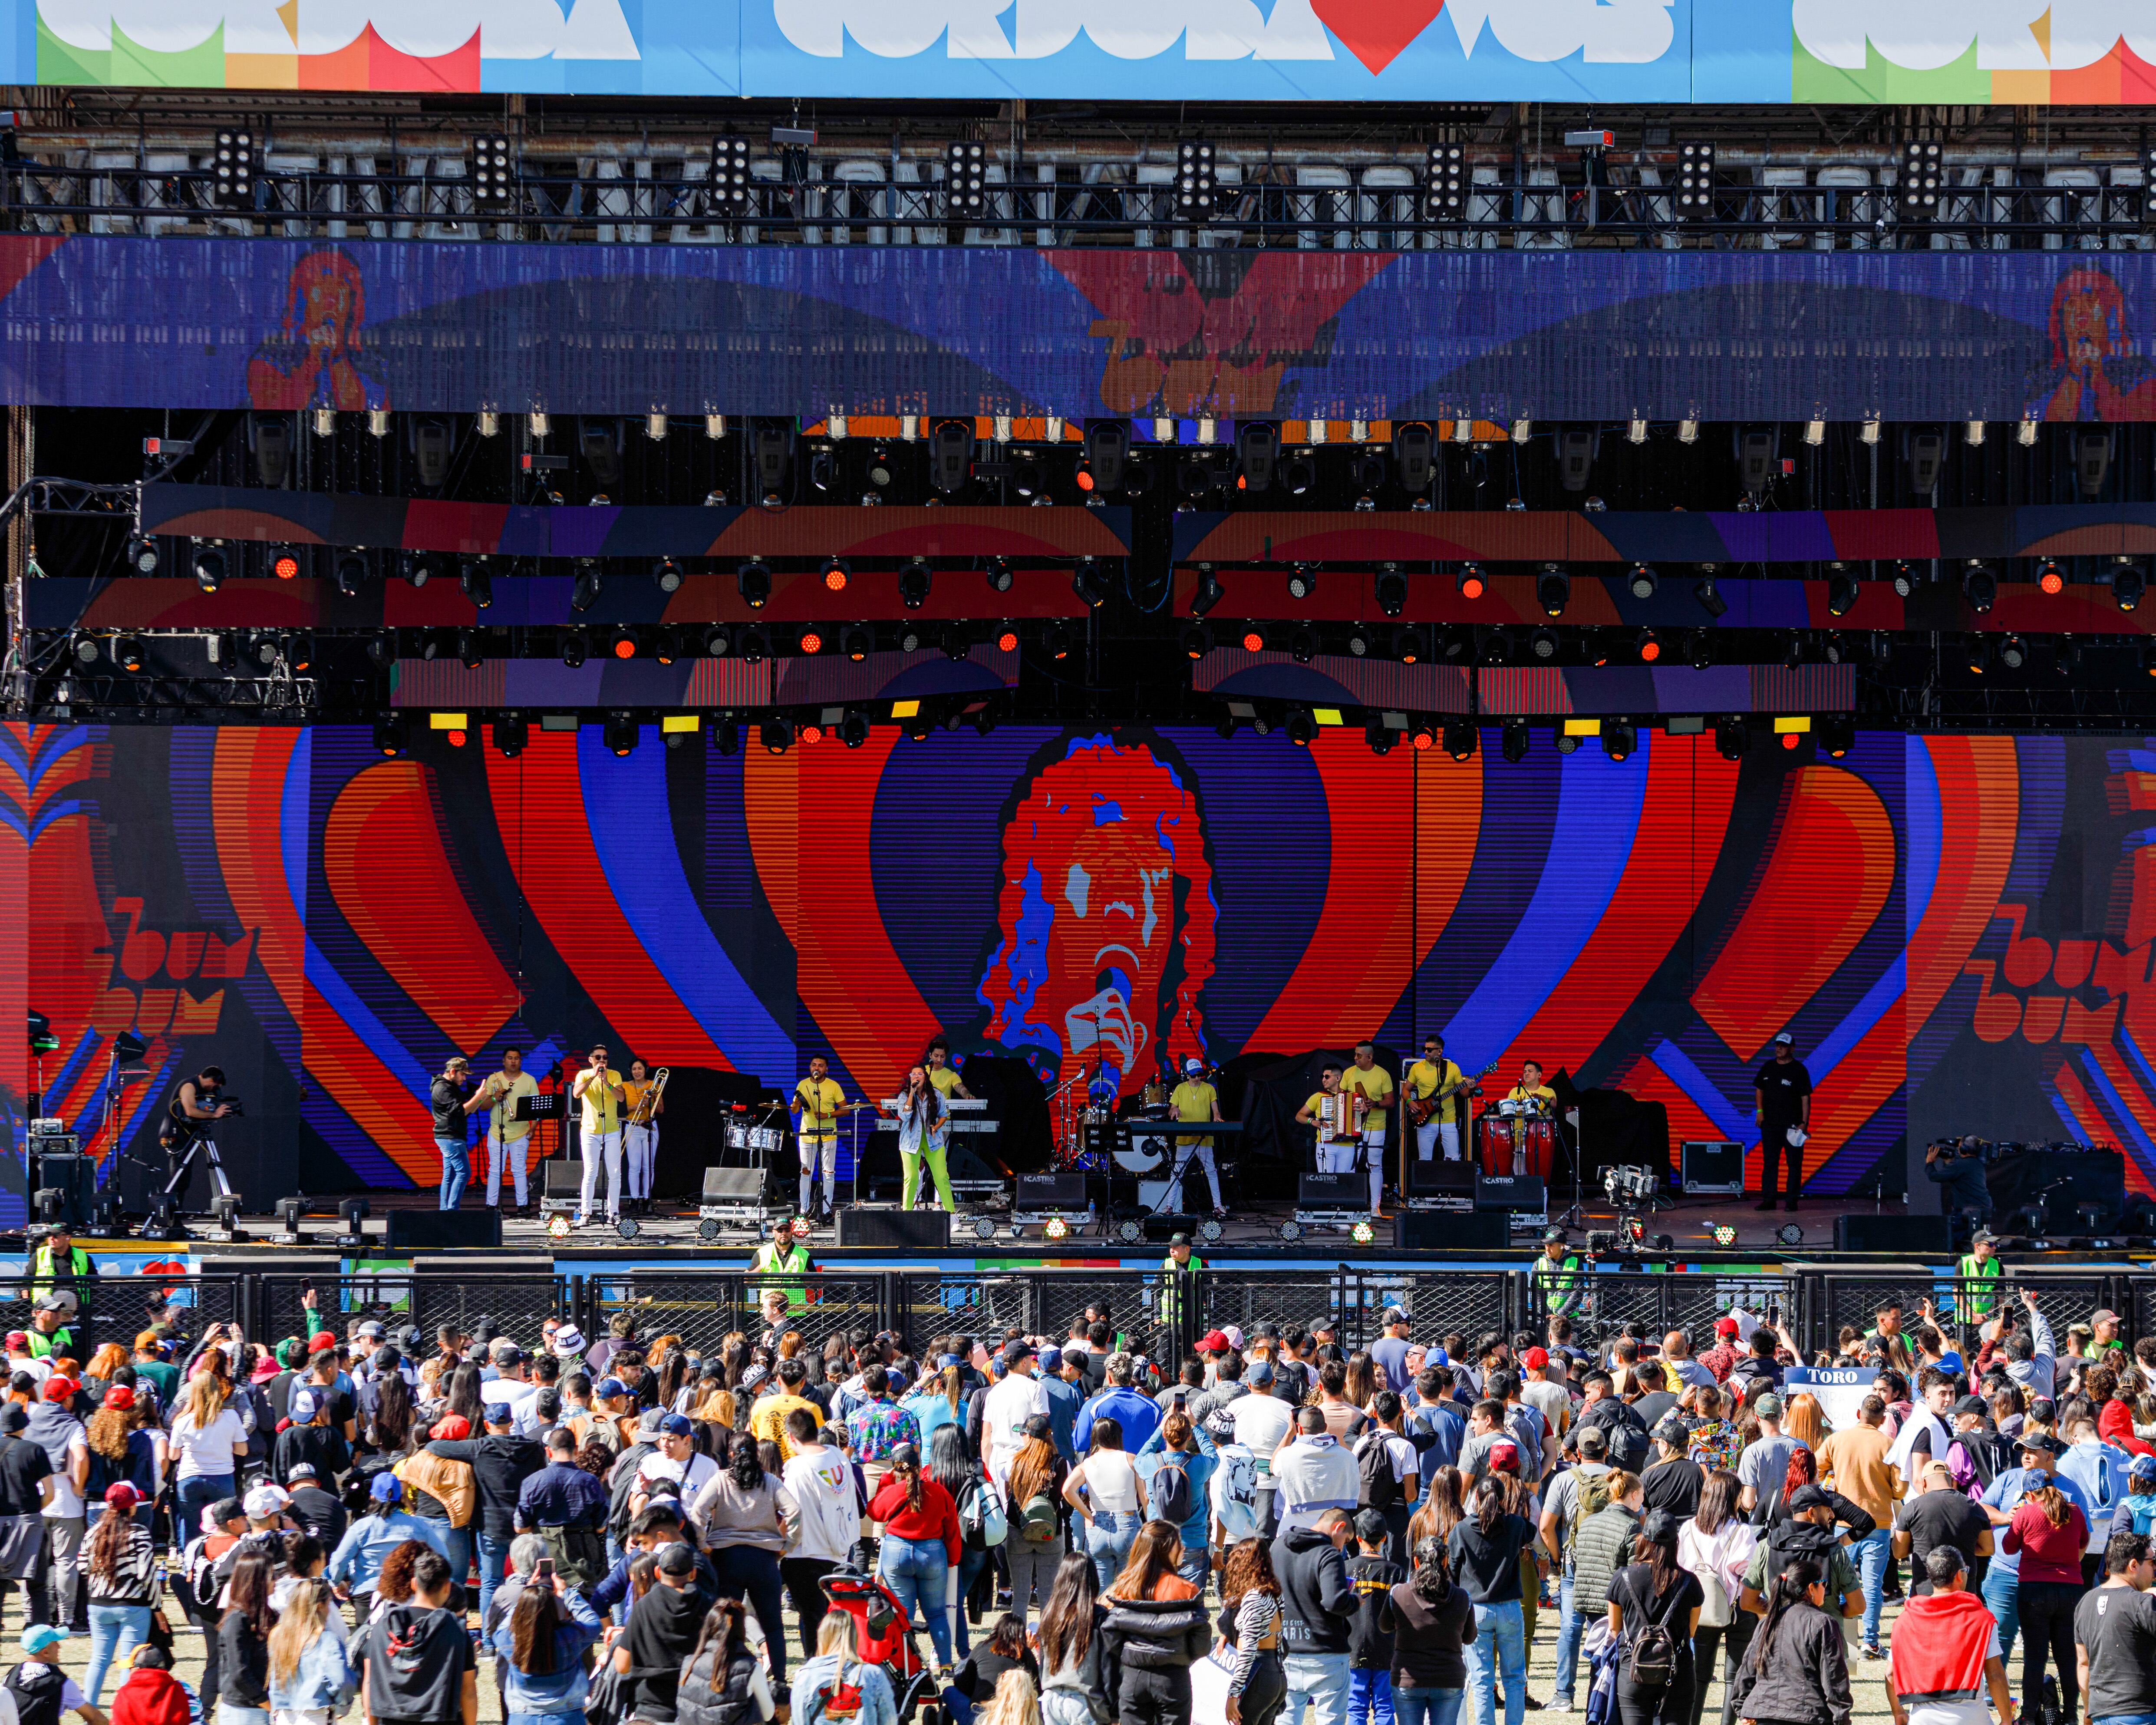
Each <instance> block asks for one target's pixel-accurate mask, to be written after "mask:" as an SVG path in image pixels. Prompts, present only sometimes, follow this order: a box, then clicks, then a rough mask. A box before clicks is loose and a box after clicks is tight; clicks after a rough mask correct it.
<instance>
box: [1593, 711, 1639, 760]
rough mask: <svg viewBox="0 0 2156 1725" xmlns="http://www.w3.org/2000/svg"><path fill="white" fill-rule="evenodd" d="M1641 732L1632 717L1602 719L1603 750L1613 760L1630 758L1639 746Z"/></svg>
mask: <svg viewBox="0 0 2156 1725" xmlns="http://www.w3.org/2000/svg"><path fill="white" fill-rule="evenodd" d="M1638 743H1639V733H1638V732H1636V731H1635V730H1634V729H1633V727H1632V721H1630V719H1604V721H1602V752H1603V753H1604V754H1605V755H1607V756H1609V758H1610V759H1611V760H1613V761H1623V760H1626V759H1629V758H1630V756H1631V753H1632V751H1633V749H1634V748H1635V747H1637V746H1638Z"/></svg>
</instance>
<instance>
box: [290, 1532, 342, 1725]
mask: <svg viewBox="0 0 2156 1725" xmlns="http://www.w3.org/2000/svg"><path fill="white" fill-rule="evenodd" d="M320 1556H321V1553H320V1548H316V1567H317V1568H319V1567H320ZM276 1597H277V1607H276V1609H277V1623H276V1626H275V1628H274V1629H272V1630H270V1631H269V1705H270V1708H271V1711H272V1713H273V1716H274V1717H275V1720H276V1722H277V1725H327V1722H328V1720H329V1717H330V1716H331V1714H332V1713H341V1712H343V1711H344V1710H345V1707H346V1705H348V1704H349V1702H351V1700H352V1693H353V1692H354V1691H355V1690H357V1688H358V1686H359V1673H358V1672H357V1671H355V1670H353V1669H352V1655H351V1649H350V1646H349V1645H348V1644H347V1643H346V1640H345V1634H344V1618H343V1615H342V1614H341V1613H340V1612H339V1611H338V1610H337V1609H336V1604H335V1602H334V1601H333V1600H332V1599H331V1596H330V1590H329V1587H328V1584H326V1583H325V1582H323V1581H322V1580H321V1579H319V1578H317V1577H312V1576H304V1575H303V1576H299V1577H295V1579H291V1580H290V1581H287V1582H285V1584H282V1585H281V1586H280V1589H279V1590H278V1593H277V1596H276Z"/></svg>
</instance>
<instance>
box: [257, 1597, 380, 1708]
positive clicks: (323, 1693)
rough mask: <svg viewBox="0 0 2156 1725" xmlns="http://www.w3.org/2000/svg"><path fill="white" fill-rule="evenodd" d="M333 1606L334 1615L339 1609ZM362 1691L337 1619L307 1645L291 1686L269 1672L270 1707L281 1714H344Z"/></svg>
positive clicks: (340, 1623) (329, 1619)
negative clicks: (353, 1698)
mask: <svg viewBox="0 0 2156 1725" xmlns="http://www.w3.org/2000/svg"><path fill="white" fill-rule="evenodd" d="M335 1610H336V1607H335V1606H334V1605H332V1606H331V1611H332V1612H334V1611H335ZM358 1691H359V1673H358V1672H357V1671H354V1670H353V1669H352V1657H351V1656H350V1654H349V1653H348V1652H347V1651H346V1648H345V1639H344V1625H343V1624H342V1622H341V1621H340V1620H337V1619H336V1617H335V1616H331V1617H330V1618H328V1619H326V1620H325V1621H324V1622H323V1625H322V1632H321V1634H320V1635H316V1637H315V1638H314V1640H311V1641H310V1642H308V1643H307V1647H306V1651H305V1652H304V1653H302V1654H300V1664H299V1667H298V1669H297V1670H295V1671H294V1672H293V1673H292V1680H291V1681H290V1682H289V1683H280V1682H279V1681H277V1673H276V1671H275V1667H274V1666H273V1667H272V1669H271V1671H270V1673H269V1705H270V1706H271V1707H274V1708H275V1709H276V1710H277V1711H278V1712H294V1713H305V1712H319V1711H321V1710H323V1709H325V1708H326V1709H327V1710H328V1711H329V1712H332V1713H341V1712H343V1711H344V1710H345V1709H346V1707H349V1706H351V1705H352V1697H353V1696H354V1695H355V1694H357V1692H358Z"/></svg>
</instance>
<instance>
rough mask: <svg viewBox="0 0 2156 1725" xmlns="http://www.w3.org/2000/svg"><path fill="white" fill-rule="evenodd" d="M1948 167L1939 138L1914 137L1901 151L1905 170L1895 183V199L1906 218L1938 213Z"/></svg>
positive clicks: (1924, 217)
mask: <svg viewBox="0 0 2156 1725" xmlns="http://www.w3.org/2000/svg"><path fill="white" fill-rule="evenodd" d="M1945 178H1946V169H1945V166H1944V164H1943V162H1942V160H1941V158H1940V155H1939V146H1938V141H1936V140H1933V139H1922V138H1914V139H1912V140H1911V141H1909V143H1908V144H1907V146H1906V147H1905V148H1904V149H1903V150H1902V172H1901V174H1900V176H1899V177H1897V179H1896V181H1895V183H1894V202H1895V203H1896V205H1897V207H1898V208H1899V210H1900V213H1901V217H1902V220H1903V221H1905V222H1928V221H1931V220H1933V219H1934V218H1936V217H1937V216H1938V213H1939V191H1940V187H1942V186H1943V184H1944V183H1945Z"/></svg>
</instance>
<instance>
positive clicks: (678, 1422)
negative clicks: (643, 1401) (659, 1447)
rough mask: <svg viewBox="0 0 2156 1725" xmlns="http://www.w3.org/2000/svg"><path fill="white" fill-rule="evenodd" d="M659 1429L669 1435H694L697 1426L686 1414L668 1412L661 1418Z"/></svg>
mask: <svg viewBox="0 0 2156 1725" xmlns="http://www.w3.org/2000/svg"><path fill="white" fill-rule="evenodd" d="M659 1429H660V1430H661V1431H663V1432H665V1434H666V1435H667V1436H669V1437H694V1436H696V1427H695V1426H694V1425H691V1424H690V1420H689V1416H688V1415H687V1414H666V1415H665V1416H664V1417H663V1418H661V1419H660V1422H659Z"/></svg>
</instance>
